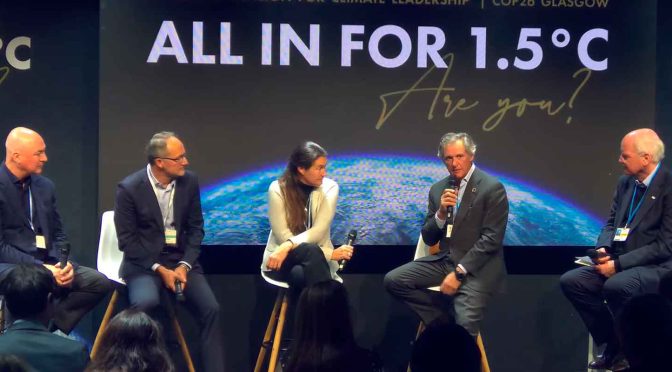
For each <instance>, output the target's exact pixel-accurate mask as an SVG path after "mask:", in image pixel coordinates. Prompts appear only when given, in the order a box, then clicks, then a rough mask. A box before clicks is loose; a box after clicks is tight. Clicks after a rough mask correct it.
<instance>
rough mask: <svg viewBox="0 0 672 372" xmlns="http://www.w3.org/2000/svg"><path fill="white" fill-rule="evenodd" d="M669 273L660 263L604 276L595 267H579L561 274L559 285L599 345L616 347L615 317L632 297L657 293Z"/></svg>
mask: <svg viewBox="0 0 672 372" xmlns="http://www.w3.org/2000/svg"><path fill="white" fill-rule="evenodd" d="M665 272H666V270H665V269H662V268H661V267H659V266H655V265H651V266H639V267H633V268H630V269H627V270H624V271H621V272H619V273H616V274H614V275H613V276H611V277H610V278H606V277H604V276H602V275H601V274H600V273H599V272H597V271H596V270H595V269H594V268H593V267H587V266H584V267H580V268H577V269H574V270H571V271H568V272H566V273H565V274H564V275H562V277H560V286H561V287H562V291H563V292H564V294H565V296H566V297H567V299H568V300H569V301H570V302H571V303H572V305H574V308H575V309H576V311H577V312H578V313H579V315H580V316H581V319H582V320H583V322H584V323H585V325H586V327H587V328H588V331H589V332H590V334H591V335H592V336H593V339H594V340H595V342H596V343H598V344H603V343H605V342H606V343H608V344H609V345H610V346H611V347H612V348H614V347H617V346H615V345H617V340H616V335H615V332H614V319H615V317H616V316H617V315H618V314H619V312H620V309H621V308H622V306H623V304H625V302H626V301H628V300H629V299H630V298H632V297H634V296H637V295H641V294H645V293H656V292H658V284H659V282H660V277H661V276H662V275H663V274H664V273H665Z"/></svg>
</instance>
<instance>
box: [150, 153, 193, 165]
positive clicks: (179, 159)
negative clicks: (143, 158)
mask: <svg viewBox="0 0 672 372" xmlns="http://www.w3.org/2000/svg"><path fill="white" fill-rule="evenodd" d="M156 159H161V160H172V161H174V162H176V163H181V162H183V161H185V160H187V154H184V155H180V156H178V157H176V158H162V157H160V156H159V157H157V158H156Z"/></svg>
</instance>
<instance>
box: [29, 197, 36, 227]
mask: <svg viewBox="0 0 672 372" xmlns="http://www.w3.org/2000/svg"><path fill="white" fill-rule="evenodd" d="M28 204H29V205H30V209H29V212H28V213H30V216H28V221H29V222H30V228H31V229H33V231H35V225H33V193H32V192H31V190H30V187H28Z"/></svg>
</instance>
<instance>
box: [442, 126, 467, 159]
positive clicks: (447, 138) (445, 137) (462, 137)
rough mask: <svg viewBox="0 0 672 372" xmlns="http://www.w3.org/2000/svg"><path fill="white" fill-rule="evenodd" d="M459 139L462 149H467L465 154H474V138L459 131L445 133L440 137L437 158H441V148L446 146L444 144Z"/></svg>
mask: <svg viewBox="0 0 672 372" xmlns="http://www.w3.org/2000/svg"><path fill="white" fill-rule="evenodd" d="M458 141H461V142H462V144H464V149H465V150H466V151H467V154H469V155H471V156H474V155H476V143H474V140H473V139H472V138H471V136H470V135H469V134H467V133H464V132H461V133H453V132H450V133H446V134H444V135H443V136H442V137H441V141H439V152H438V153H437V154H436V156H438V157H439V158H441V159H443V149H444V148H445V147H446V145H450V144H452V143H455V142H458Z"/></svg>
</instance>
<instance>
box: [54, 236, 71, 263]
mask: <svg viewBox="0 0 672 372" xmlns="http://www.w3.org/2000/svg"><path fill="white" fill-rule="evenodd" d="M54 244H55V245H56V250H57V251H58V254H59V260H58V262H60V263H61V270H63V269H65V266H67V265H68V256H70V242H68V241H59V242H56V243H54Z"/></svg>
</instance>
